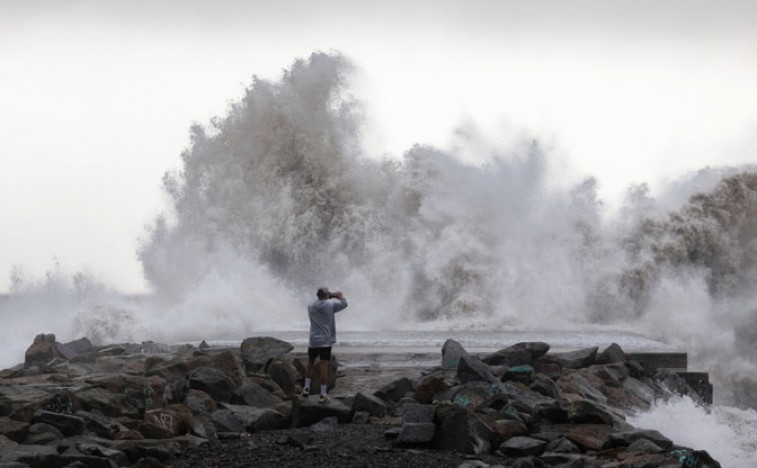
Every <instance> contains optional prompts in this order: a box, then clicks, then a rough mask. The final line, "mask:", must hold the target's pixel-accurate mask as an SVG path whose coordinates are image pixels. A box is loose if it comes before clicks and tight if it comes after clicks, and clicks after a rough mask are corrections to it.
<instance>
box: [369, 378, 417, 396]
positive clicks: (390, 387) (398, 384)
mask: <svg viewBox="0 0 757 468" xmlns="http://www.w3.org/2000/svg"><path fill="white" fill-rule="evenodd" d="M412 391H413V383H412V382H411V381H410V379H408V378H407V377H403V378H401V379H397V380H395V381H394V382H391V383H389V384H387V385H384V386H383V387H381V388H380V389H378V390H376V392H374V393H373V394H374V395H376V396H377V397H379V398H381V399H382V400H384V401H397V400H399V399H400V398H402V397H403V396H405V394H406V393H408V392H412Z"/></svg>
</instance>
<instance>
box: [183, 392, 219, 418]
mask: <svg viewBox="0 0 757 468" xmlns="http://www.w3.org/2000/svg"><path fill="white" fill-rule="evenodd" d="M185 403H186V405H187V407H188V408H189V409H190V410H191V411H192V413H193V414H195V415H197V414H206V413H212V412H213V411H215V410H217V409H218V405H217V404H216V402H215V400H213V397H211V396H210V395H208V394H207V393H206V392H203V391H202V390H197V389H196V388H192V389H190V390H189V392H188V393H187V398H186V400H185Z"/></svg>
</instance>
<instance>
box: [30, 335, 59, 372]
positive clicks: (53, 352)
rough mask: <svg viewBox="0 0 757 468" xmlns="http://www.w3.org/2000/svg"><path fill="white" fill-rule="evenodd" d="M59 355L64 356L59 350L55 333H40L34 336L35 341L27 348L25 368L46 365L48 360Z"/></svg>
mask: <svg viewBox="0 0 757 468" xmlns="http://www.w3.org/2000/svg"><path fill="white" fill-rule="evenodd" d="M59 357H62V354H61V353H60V352H59V351H58V344H57V343H56V342H55V335H52V334H47V335H45V334H39V335H37V336H35V337H34V342H33V343H32V344H31V345H30V346H29V347H28V348H27V349H26V354H25V355H24V368H26V369H28V368H30V367H33V366H41V367H44V366H46V365H47V363H48V362H50V361H52V360H53V359H55V358H59Z"/></svg>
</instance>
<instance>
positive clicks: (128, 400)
mask: <svg viewBox="0 0 757 468" xmlns="http://www.w3.org/2000/svg"><path fill="white" fill-rule="evenodd" d="M77 396H78V397H79V402H80V403H81V406H82V408H83V409H84V410H86V411H99V412H101V413H103V414H104V415H106V416H109V417H112V418H116V417H119V416H128V417H139V415H140V413H141V412H142V411H143V410H144V403H143V402H140V401H139V400H138V399H136V398H134V397H131V396H128V395H124V394H121V393H113V392H110V391H108V390H106V389H104V388H97V387H93V388H88V389H86V390H82V391H80V392H78V393H77Z"/></svg>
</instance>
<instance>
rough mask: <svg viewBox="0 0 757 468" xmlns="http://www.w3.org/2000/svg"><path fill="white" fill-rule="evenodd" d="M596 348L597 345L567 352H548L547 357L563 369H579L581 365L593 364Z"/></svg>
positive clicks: (597, 348) (595, 357)
mask: <svg viewBox="0 0 757 468" xmlns="http://www.w3.org/2000/svg"><path fill="white" fill-rule="evenodd" d="M598 350H599V347H597V346H594V347H592V348H584V349H579V350H577V351H570V352H567V353H554V354H550V355H549V356H548V358H549V359H551V360H553V361H555V362H558V363H559V364H560V365H561V366H562V367H563V369H580V368H581V367H588V366H590V365H592V364H594V362H595V361H596V359H597V351H598Z"/></svg>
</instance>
